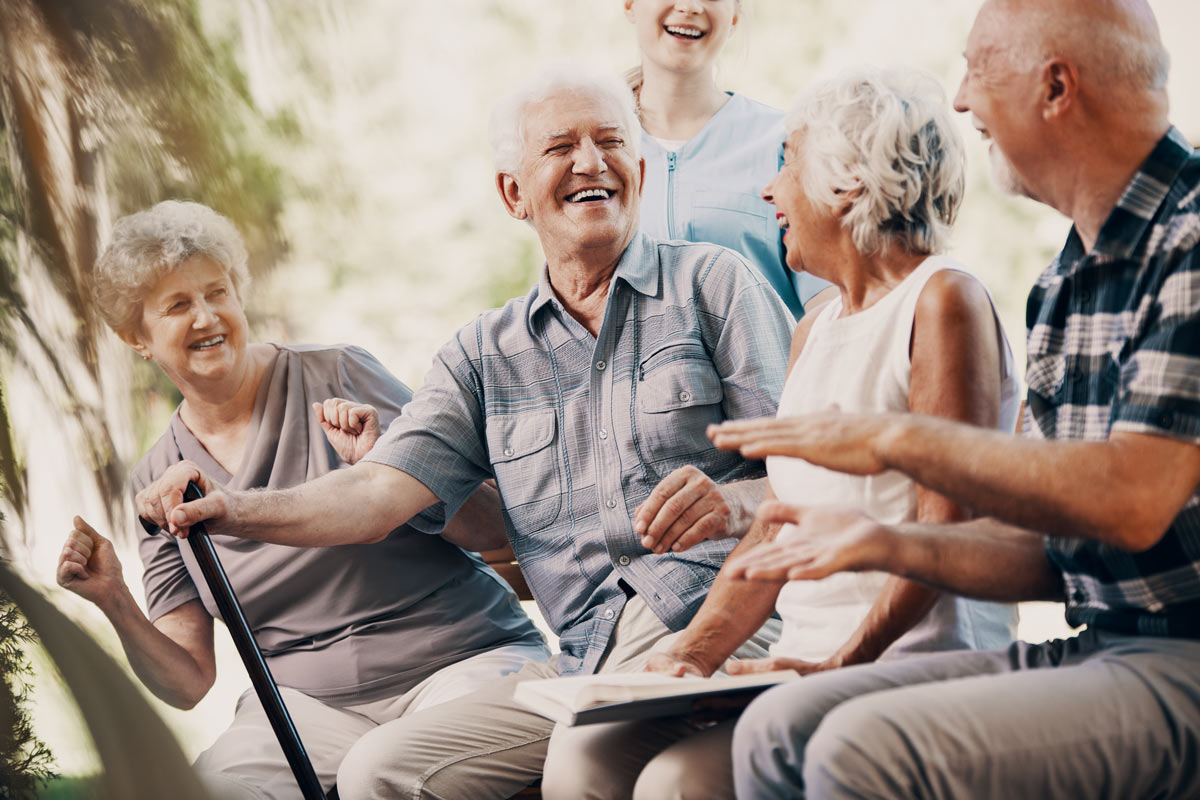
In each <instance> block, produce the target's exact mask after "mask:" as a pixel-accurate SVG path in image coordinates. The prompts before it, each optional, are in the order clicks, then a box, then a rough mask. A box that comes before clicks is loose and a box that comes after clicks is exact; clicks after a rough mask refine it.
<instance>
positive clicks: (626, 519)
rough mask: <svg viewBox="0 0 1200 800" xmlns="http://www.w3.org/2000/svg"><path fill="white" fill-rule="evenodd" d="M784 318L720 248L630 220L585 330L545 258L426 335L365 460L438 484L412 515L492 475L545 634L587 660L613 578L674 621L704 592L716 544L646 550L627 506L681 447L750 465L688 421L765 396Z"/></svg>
mask: <svg viewBox="0 0 1200 800" xmlns="http://www.w3.org/2000/svg"><path fill="white" fill-rule="evenodd" d="M792 325H793V322H792V318H791V315H790V314H789V312H788V310H787V308H786V307H785V306H784V305H783V302H782V301H781V300H780V299H779V296H778V295H777V294H776V293H775V291H774V290H773V289H772V288H771V286H770V285H769V284H768V283H767V282H766V281H765V280H764V279H763V278H762V277H761V276H759V275H758V274H757V273H755V272H754V271H752V270H751V269H750V268H749V267H748V266H747V265H746V263H745V262H744V261H743V260H742V259H741V257H740V256H738V255H736V254H735V253H733V252H732V251H729V250H724V249H722V248H719V247H716V246H714V245H706V244H689V243H682V242H660V241H657V240H654V239H651V238H649V237H647V236H645V235H639V236H637V237H636V238H635V239H634V240H633V242H632V243H631V244H630V245H629V247H628V248H627V249H626V251H625V254H624V255H623V256H622V259H621V262H620V264H619V265H618V267H617V271H616V274H615V276H614V278H613V282H612V286H611V288H610V293H609V299H608V305H607V308H606V311H605V318H604V322H603V325H602V327H601V330H600V333H599V336H598V337H597V338H593V337H592V336H591V334H590V333H589V332H588V331H587V330H586V329H585V328H584V327H583V326H582V325H580V324H579V322H578V321H576V320H575V319H574V318H573V317H571V316H570V314H568V313H566V312H565V311H564V310H563V308H562V306H561V304H560V303H559V302H558V300H557V299H556V298H555V295H554V292H553V290H552V289H551V287H550V284H549V280H548V278H547V275H546V273H545V271H544V270H543V275H542V279H541V281H540V283H539V284H538V285H537V286H535V287H534V288H533V290H532V291H531V292H530V293H529V294H528V295H527V296H525V297H522V298H518V299H515V300H512V301H510V302H509V303H508V304H507V305H505V306H504V307H503V308H501V309H498V310H495V311H489V312H487V313H485V314H483V315H481V316H480V317H478V318H477V319H476V320H475V321H474V322H473V323H471V324H470V325H468V326H466V327H465V328H462V329H461V330H460V331H459V332H458V334H457V335H456V336H455V337H454V338H453V339H452V340H451V341H450V342H449V343H448V344H446V345H445V346H444V347H443V348H442V349H441V351H440V352H439V353H438V355H437V357H436V358H435V359H434V363H433V368H432V370H431V371H430V372H429V374H428V375H427V376H426V379H425V384H424V386H422V388H421V389H420V391H418V392H417V393H416V395H415V396H414V397H413V401H412V402H411V403H410V404H409V405H407V406H406V407H405V408H404V413H403V415H402V416H401V417H399V418H398V419H397V420H396V421H395V422H394V423H393V424H392V426H391V427H390V428H389V429H388V431H387V433H386V434H385V436H384V437H383V438H382V439H381V440H380V441H379V443H378V444H377V445H376V446H375V448H374V449H373V450H372V451H371V453H370V455H369V456H368V459H369V460H372V461H377V462H380V463H383V464H388V465H390V466H393V467H396V468H397V469H402V470H404V471H405V472H407V473H409V474H411V475H412V476H414V477H416V478H417V479H418V480H420V481H421V482H422V483H424V484H425V485H426V486H428V487H429V488H430V489H431V490H432V491H433V492H434V494H436V495H437V496H438V497H439V498H441V500H442V503H439V504H438V505H436V506H433V507H432V508H431V509H429V510H427V511H426V512H423V513H422V514H421V515H420V516H419V517H418V518H417V519H415V520H413V523H412V524H414V525H417V526H418V527H421V528H422V529H424V530H428V531H435V530H439V529H440V527H441V525H442V523H443V522H444V519H445V518H446V517H447V516H448V515H450V514H453V512H454V511H455V510H456V509H457V508H458V507H459V506H460V505H461V504H462V502H463V501H464V500H466V498H467V497H468V496H469V495H470V494H471V492H472V491H474V489H475V488H476V487H477V486H478V485H479V483H480V481H482V480H484V479H485V478H490V477H495V479H496V483H497V485H498V487H499V489H500V496H501V499H502V502H503V505H504V516H505V522H506V524H507V526H508V531H509V538H510V540H511V542H512V545H513V549H514V551H515V552H516V554H517V559H518V561H519V563H520V565H521V569H522V571H523V572H524V574H525V577H526V579H527V580H528V582H529V586H530V588H531V589H532V591H533V594H534V596H535V598H536V599H537V602H538V606H539V607H540V608H541V610H542V613H543V614H544V615H545V617H546V620H547V621H548V622H549V624H550V625H551V627H552V628H553V629H554V631H555V632H556V633H557V634H558V635H559V637H560V645H561V648H562V657H561V660H560V669H561V671H562V672H563V673H567V674H569V673H574V672H591V671H593V670H594V669H595V667H596V664H597V662H598V661H599V660H600V657H601V656H602V655H603V653H604V648H605V645H606V644H607V642H608V639H609V636H610V635H611V634H612V631H613V628H614V626H615V624H616V620H617V617H618V616H619V615H620V613H621V609H622V608H623V607H624V604H625V600H626V596H627V595H626V592H625V591H624V590H623V588H622V586H621V585H620V584H619V581H623V582H624V583H625V584H626V585H628V586H629V587H632V588H633V589H634V590H636V591H637V592H638V593H639V594H640V595H641V596H642V597H643V599H645V601H646V603H647V604H648V605H649V606H650V607H651V608H652V609H653V610H654V612H655V613H656V614H657V615H658V617H659V618H660V619H661V620H663V622H664V623H665V624H666V625H667V626H669V627H670V628H671V629H672V630H679V629H681V628H682V627H684V626H685V625H686V624H687V622H688V621H689V620H690V619H691V617H692V615H693V614H694V613H695V612H696V609H697V608H699V606H700V603H701V602H702V601H703V600H704V596H705V594H706V593H707V591H708V587H709V585H710V584H711V582H712V579H713V577H714V576H715V575H716V573H717V570H718V569H719V568H720V566H721V564H722V563H723V561H724V559H725V556H726V554H727V553H728V552H729V550H730V549H732V543H731V542H729V541H725V542H705V543H703V544H701V545H700V546H698V547H694V548H692V549H690V550H688V551H686V552H684V553H679V554H675V553H667V554H664V555H654V554H652V553H649V552H647V551H646V550H645V549H644V548H643V547H642V546H641V543H640V542H639V541H638V538H637V536H636V535H635V534H634V532H633V527H632V524H631V519H632V516H633V513H634V512H635V511H636V510H637V507H638V505H639V504H640V503H641V502H642V500H644V499H645V498H646V496H647V495H649V493H650V491H651V490H652V489H653V488H654V486H655V485H657V484H658V482H659V481H660V480H661V479H662V478H664V477H665V476H666V475H668V474H669V473H670V472H672V471H673V470H675V469H676V468H678V467H682V466H684V465H686V464H694V465H695V466H697V467H699V468H700V469H701V470H703V471H704V472H706V473H707V474H708V475H709V476H711V477H712V478H713V479H714V480H716V481H718V482H724V481H730V480H734V479H739V478H747V477H756V476H760V475H762V474H763V467H762V464H761V463H760V462H755V463H748V462H746V461H744V460H743V459H742V458H741V457H740V456H738V455H736V454H733V453H724V452H720V451H718V450H716V449H714V448H713V447H712V444H711V443H710V442H709V440H708V438H707V437H706V436H705V433H704V432H705V428H706V427H707V426H708V425H709V424H711V423H715V422H719V421H721V420H724V419H730V418H737V417H761V416H770V415H773V414H774V413H775V408H776V405H777V403H778V401H779V393H780V391H781V390H782V388H783V377H784V371H785V368H786V365H787V352H788V344H789V339H790V332H791V329H792Z"/></svg>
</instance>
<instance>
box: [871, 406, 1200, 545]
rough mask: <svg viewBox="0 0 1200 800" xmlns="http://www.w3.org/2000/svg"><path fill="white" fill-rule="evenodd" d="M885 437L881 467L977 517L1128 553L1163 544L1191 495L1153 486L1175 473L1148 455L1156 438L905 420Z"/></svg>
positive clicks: (893, 423) (922, 418)
mask: <svg viewBox="0 0 1200 800" xmlns="http://www.w3.org/2000/svg"><path fill="white" fill-rule="evenodd" d="M879 438H880V441H879V445H878V454H879V457H880V459H881V460H882V461H883V463H884V464H886V465H887V466H888V467H890V468H892V469H898V470H900V471H902V472H904V473H906V474H908V475H910V476H912V477H913V478H914V479H915V480H916V481H917V482H918V483H920V484H922V485H924V486H927V487H929V488H931V489H933V490H935V491H938V492H941V493H942V494H944V495H946V496H948V497H950V498H951V499H953V500H955V501H957V502H959V503H962V504H964V505H966V506H969V507H970V508H972V509H973V510H974V511H975V512H977V513H979V514H986V515H988V516H993V517H996V518H997V519H1002V520H1004V521H1005V522H1009V523H1012V524H1014V525H1018V526H1021V527H1024V528H1029V529H1031V530H1036V531H1039V532H1042V533H1046V534H1051V535H1058V536H1066V537H1077V538H1086V539H1092V540H1096V541H1100V542H1103V543H1106V544H1111V545H1113V546H1116V547H1121V548H1124V549H1128V550H1143V549H1146V548H1147V547H1150V546H1152V545H1153V544H1154V543H1155V542H1157V541H1158V539H1159V538H1160V537H1161V536H1162V533H1163V532H1164V531H1165V530H1166V528H1167V526H1168V525H1169V524H1170V522H1171V520H1172V519H1173V518H1174V516H1175V514H1176V513H1177V512H1178V509H1179V507H1180V506H1181V505H1182V502H1183V501H1184V500H1186V498H1187V496H1188V495H1189V494H1190V493H1191V491H1192V489H1193V488H1194V486H1193V487H1189V486H1187V485H1181V486H1178V487H1177V486H1172V485H1169V484H1168V481H1165V480H1156V479H1155V476H1156V474H1158V473H1159V472H1160V470H1166V469H1167V468H1168V467H1169V466H1170V465H1167V464H1163V463H1162V460H1161V459H1160V458H1155V457H1154V455H1153V454H1152V453H1150V452H1149V451H1148V450H1147V448H1146V445H1147V444H1149V442H1148V441H1147V440H1153V439H1155V438H1156V437H1149V436H1134V437H1125V438H1122V437H1120V436H1115V437H1113V438H1110V439H1108V440H1106V441H1101V442H1084V441H1064V440H1060V441H1045V440H1032V439H1024V438H1020V437H1015V436H1010V435H1007V434H1003V433H999V432H997V431H988V430H982V429H978V428H971V427H968V426H965V425H960V424H955V423H952V422H947V421H945V420H939V419H935V418H933V417H927V416H918V415H906V416H897V417H894V418H893V419H892V420H891V421H890V424H889V426H888V430H887V432H886V433H885V434H884V435H882V436H880V437H879ZM1163 441H1165V440H1163ZM1184 455H1186V454H1184ZM1150 464H1154V465H1155V466H1154V467H1153V468H1151V467H1149V465H1150ZM1183 470H1184V467H1183V466H1182V465H1181V467H1180V470H1179V471H1177V474H1178V472H1182V471H1183ZM1159 477H1161V475H1160V476H1159Z"/></svg>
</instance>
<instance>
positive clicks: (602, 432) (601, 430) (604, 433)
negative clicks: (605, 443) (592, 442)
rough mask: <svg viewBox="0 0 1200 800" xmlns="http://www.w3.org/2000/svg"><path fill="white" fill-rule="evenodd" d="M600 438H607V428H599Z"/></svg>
mask: <svg viewBox="0 0 1200 800" xmlns="http://www.w3.org/2000/svg"><path fill="white" fill-rule="evenodd" d="M600 438H601V439H607V438H608V431H607V430H605V429H604V428H601V429H600Z"/></svg>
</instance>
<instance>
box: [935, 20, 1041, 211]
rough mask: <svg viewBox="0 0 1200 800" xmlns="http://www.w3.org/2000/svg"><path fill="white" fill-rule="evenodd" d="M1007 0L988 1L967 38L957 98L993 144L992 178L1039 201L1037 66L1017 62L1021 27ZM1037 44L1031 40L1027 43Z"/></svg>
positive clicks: (956, 105) (956, 104) (960, 107)
mask: <svg viewBox="0 0 1200 800" xmlns="http://www.w3.org/2000/svg"><path fill="white" fill-rule="evenodd" d="M1003 6H1004V3H1002V2H996V0H992V2H989V3H987V4H985V5H984V7H983V8H982V9H980V11H979V16H978V17H976V19H975V25H974V26H973V27H972V28H971V33H970V35H969V36H968V37H967V48H966V52H965V55H966V59H967V72H966V74H965V75H964V76H963V79H962V84H961V85H960V86H959V87H958V94H957V95H956V96H955V98H954V108H955V110H957V111H962V112H969V113H970V114H971V122H972V124H974V126H975V129H976V130H978V131H979V133H980V135H982V136H983V138H984V140H986V141H988V142H989V147H988V154H989V157H990V158H991V165H992V178H993V180H995V182H996V184H997V185H998V186H999V187H1000V188H1001V189H1002V190H1004V191H1006V192H1009V193H1010V194H1016V195H1022V196H1025V197H1031V198H1033V199H1037V198H1036V197H1035V196H1034V192H1033V190H1032V189H1031V187H1030V185H1029V182H1028V181H1027V180H1026V178H1025V173H1026V172H1028V171H1029V169H1030V168H1032V167H1033V165H1035V164H1038V163H1040V159H1039V158H1038V154H1037V148H1038V143H1039V138H1040V137H1039V135H1038V131H1037V127H1036V121H1037V109H1036V107H1035V103H1034V101H1035V100H1036V98H1037V81H1036V70H1031V69H1022V68H1019V66H1018V65H1017V64H1015V63H1014V61H1013V57H1012V55H1011V54H1012V52H1013V51H1014V50H1015V49H1019V48H1021V47H1022V44H1023V43H1022V42H1014V40H1013V39H1014V35H1017V36H1019V35H1020V30H1021V29H1020V28H1019V27H1018V26H1017V25H1015V24H1014V23H1015V22H1016V20H1015V19H1014V18H1013V16H1012V13H1011V11H1010V10H1009V9H1007V8H1004V7H1003ZM1034 44H1035V43H1032V42H1030V43H1027V45H1026V46H1029V45H1034Z"/></svg>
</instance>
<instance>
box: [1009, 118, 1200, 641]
mask: <svg viewBox="0 0 1200 800" xmlns="http://www.w3.org/2000/svg"><path fill="white" fill-rule="evenodd" d="M1198 244H1200V156H1198V155H1197V153H1196V151H1194V150H1193V149H1192V147H1191V146H1190V145H1189V144H1188V143H1187V141H1186V140H1185V139H1184V138H1183V136H1182V135H1181V134H1180V133H1179V131H1177V130H1176V129H1174V128H1172V129H1171V130H1170V131H1169V132H1168V133H1167V134H1166V136H1164V137H1163V139H1162V140H1161V141H1160V142H1159V143H1158V145H1157V146H1156V147H1155V149H1154V151H1153V152H1152V153H1151V154H1150V156H1149V157H1148V158H1147V159H1146V161H1145V163H1144V164H1142V166H1141V168H1140V169H1139V171H1138V172H1137V174H1136V175H1135V176H1134V177H1133V180H1132V181H1131V182H1130V184H1129V186H1128V187H1127V188H1126V189H1125V192H1124V194H1123V196H1122V197H1121V199H1120V201H1119V202H1118V203H1117V206H1116V208H1115V209H1114V210H1113V212H1112V213H1111V214H1110V215H1109V217H1108V219H1107V220H1106V221H1105V223H1104V225H1103V227H1102V228H1101V230H1100V234H1099V236H1098V237H1097V240H1096V244H1095V246H1094V247H1093V248H1092V250H1091V252H1088V253H1084V252H1083V247H1082V244H1081V242H1080V240H1079V237H1078V235H1077V234H1076V232H1075V231H1074V230H1072V231H1071V234H1070V236H1069V238H1068V239H1067V243H1066V245H1065V246H1064V247H1063V250H1062V252H1061V253H1059V255H1058V257H1057V258H1056V259H1055V260H1054V262H1053V263H1052V264H1051V265H1050V267H1049V268H1048V269H1047V270H1046V271H1045V272H1044V273H1042V275H1041V277H1040V278H1039V279H1038V282H1037V284H1036V285H1035V286H1034V289H1033V291H1032V292H1031V293H1030V295H1029V304H1028V307H1027V311H1026V322H1027V327H1028V352H1029V370H1028V373H1027V375H1026V379H1027V382H1028V384H1029V394H1028V398H1027V406H1026V419H1025V426H1024V429H1025V431H1026V432H1027V434H1028V435H1032V436H1038V437H1043V438H1047V439H1085V440H1105V439H1107V438H1108V436H1109V434H1110V433H1111V432H1112V431H1128V432H1133V433H1145V434H1153V435H1157V436H1169V437H1171V438H1174V439H1181V440H1183V441H1188V442H1194V443H1197V444H1200V252H1198V250H1197V245H1198ZM1047 554H1048V555H1049V557H1050V560H1051V561H1052V562H1053V563H1054V564H1055V565H1056V566H1057V567H1059V568H1060V569H1061V570H1062V572H1063V577H1064V580H1065V585H1066V593H1067V597H1066V601H1067V621H1068V622H1070V623H1071V624H1072V625H1080V624H1084V623H1087V624H1089V625H1094V626H1096V627H1099V628H1105V629H1109V630H1114V631H1118V632H1124V633H1142V634H1147V635H1153V636H1200V492H1197V493H1195V494H1193V495H1192V496H1191V498H1190V499H1189V500H1188V501H1187V502H1186V503H1185V504H1184V507H1183V509H1182V510H1181V511H1180V512H1179V515H1178V516H1177V517H1176V518H1175V520H1174V521H1173V522H1172V523H1171V527H1170V529H1169V530H1168V531H1167V533H1166V535H1164V536H1163V538H1162V540H1161V541H1160V542H1159V543H1158V544H1156V545H1155V546H1154V547H1152V548H1150V549H1149V550H1147V551H1145V552H1142V553H1130V552H1127V551H1124V550H1121V549H1119V548H1116V547H1111V546H1109V545H1104V544H1100V543H1098V542H1090V541H1083V540H1079V539H1066V538H1057V537H1051V538H1049V539H1048V540H1047Z"/></svg>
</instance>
